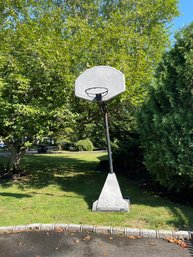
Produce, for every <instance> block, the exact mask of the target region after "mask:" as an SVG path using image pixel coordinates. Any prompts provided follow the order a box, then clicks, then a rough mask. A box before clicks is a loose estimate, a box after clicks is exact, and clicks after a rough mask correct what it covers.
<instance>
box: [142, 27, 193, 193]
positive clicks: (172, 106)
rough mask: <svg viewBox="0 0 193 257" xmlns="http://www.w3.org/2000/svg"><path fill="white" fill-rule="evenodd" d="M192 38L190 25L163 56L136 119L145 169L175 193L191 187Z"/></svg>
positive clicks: (192, 128) (192, 141)
mask: <svg viewBox="0 0 193 257" xmlns="http://www.w3.org/2000/svg"><path fill="white" fill-rule="evenodd" d="M192 38H193V23H192V24H191V25H190V26H188V27H186V28H185V29H183V30H182V31H181V32H180V33H179V34H178V35H177V41H176V43H175V45H174V47H173V49H171V50H170V51H169V52H168V53H166V55H165V57H164V59H163V62H162V63H161V65H160V67H159V69H158V71H157V78H156V80H155V85H154V86H152V88H151V91H150V96H149V99H148V100H147V102H146V103H145V104H144V106H143V107H142V110H141V113H140V114H139V120H138V121H139V127H140V132H141V139H142V145H143V147H144V155H145V165H146V167H147V169H148V170H149V171H150V173H151V174H152V175H153V176H154V177H155V179H156V180H157V181H159V183H160V184H161V185H164V186H166V187H167V188H169V189H171V188H174V189H175V190H182V189H184V188H187V187H189V188H191V187H193V61H192V60H193V51H192V49H193V40H192Z"/></svg>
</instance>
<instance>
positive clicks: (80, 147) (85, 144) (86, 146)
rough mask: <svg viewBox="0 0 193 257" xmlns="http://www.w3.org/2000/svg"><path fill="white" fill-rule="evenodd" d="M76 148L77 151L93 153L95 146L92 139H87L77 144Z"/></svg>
mask: <svg viewBox="0 0 193 257" xmlns="http://www.w3.org/2000/svg"><path fill="white" fill-rule="evenodd" d="M75 148H76V150H77V151H93V149H94V146H93V143H92V142H91V141H90V139H89V138H86V139H83V140H79V141H78V142H77V143H75Z"/></svg>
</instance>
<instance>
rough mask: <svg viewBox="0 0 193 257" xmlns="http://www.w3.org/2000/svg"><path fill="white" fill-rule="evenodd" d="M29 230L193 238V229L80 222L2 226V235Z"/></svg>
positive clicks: (0, 231)
mask: <svg viewBox="0 0 193 257" xmlns="http://www.w3.org/2000/svg"><path fill="white" fill-rule="evenodd" d="M27 231H56V232H63V231H69V232H93V233H98V234H106V235H122V236H127V237H130V236H134V237H144V238H167V237H169V238H170V237H173V238H176V239H186V240H190V239H193V231H172V230H151V229H140V228H127V227H111V226H94V225H86V224H85V225H82V224H81V225H78V224H29V225H17V226H7V227H0V235H2V234H12V233H19V232H27Z"/></svg>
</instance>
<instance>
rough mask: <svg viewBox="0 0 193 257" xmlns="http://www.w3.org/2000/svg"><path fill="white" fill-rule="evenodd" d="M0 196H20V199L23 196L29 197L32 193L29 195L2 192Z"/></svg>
mask: <svg viewBox="0 0 193 257" xmlns="http://www.w3.org/2000/svg"><path fill="white" fill-rule="evenodd" d="M0 196H4V197H15V198H18V199H21V198H26V197H27V198H29V197H32V196H31V195H28V194H17V193H5V192H4V193H0Z"/></svg>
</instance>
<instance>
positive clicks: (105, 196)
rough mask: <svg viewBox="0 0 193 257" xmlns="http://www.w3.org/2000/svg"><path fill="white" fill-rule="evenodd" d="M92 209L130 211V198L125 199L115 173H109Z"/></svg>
mask: <svg viewBox="0 0 193 257" xmlns="http://www.w3.org/2000/svg"><path fill="white" fill-rule="evenodd" d="M92 211H97V212H105V211H113V212H128V211H129V200H128V199H127V200H124V199H123V196H122V194H121V190H120V187H119V183H118V181H117V177H116V175H115V173H113V174H111V173H109V174H108V176H107V179H106V181H105V184H104V186H103V189H102V191H101V194H100V196H99V199H98V200H97V201H95V202H94V203H93V206H92Z"/></svg>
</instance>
